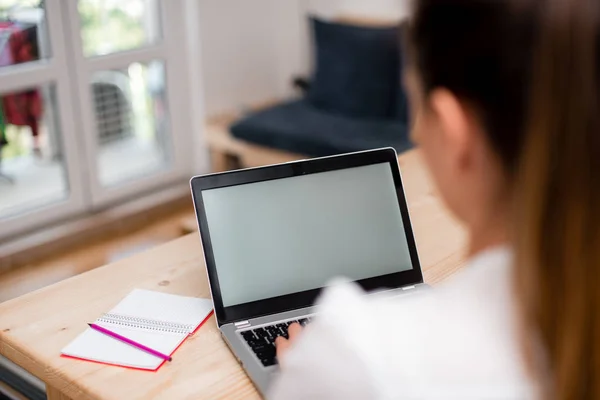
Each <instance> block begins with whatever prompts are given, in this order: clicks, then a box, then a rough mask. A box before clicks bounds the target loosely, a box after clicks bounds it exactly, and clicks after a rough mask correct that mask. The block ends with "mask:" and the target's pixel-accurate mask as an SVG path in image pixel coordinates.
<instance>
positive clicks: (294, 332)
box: [288, 322, 302, 342]
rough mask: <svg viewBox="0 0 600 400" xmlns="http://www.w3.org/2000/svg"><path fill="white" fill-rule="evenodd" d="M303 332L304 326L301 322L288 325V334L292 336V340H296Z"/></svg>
mask: <svg viewBox="0 0 600 400" xmlns="http://www.w3.org/2000/svg"><path fill="white" fill-rule="evenodd" d="M300 333H302V326H300V324H299V323H297V322H294V323H293V324H291V325H290V326H289V327H288V335H289V336H290V341H292V342H293V341H294V340H296V338H297V337H298V335H299V334H300Z"/></svg>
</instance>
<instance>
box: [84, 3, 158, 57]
mask: <svg viewBox="0 0 600 400" xmlns="http://www.w3.org/2000/svg"><path fill="white" fill-rule="evenodd" d="M157 1H158V0H79V2H78V9H79V15H80V18H81V39H82V42H83V54H84V55H85V56H88V57H89V56H98V55H105V54H110V53H115V52H119V51H125V50H132V49H136V48H139V47H143V46H145V45H148V44H153V43H156V41H158V40H159V39H160V18H159V6H158V3H157Z"/></svg>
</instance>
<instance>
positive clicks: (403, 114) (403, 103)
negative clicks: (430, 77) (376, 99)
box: [392, 22, 410, 125]
mask: <svg viewBox="0 0 600 400" xmlns="http://www.w3.org/2000/svg"><path fill="white" fill-rule="evenodd" d="M399 29H400V35H399V40H400V48H401V49H400V52H399V53H398V60H399V66H400V67H399V69H398V86H397V91H396V93H395V96H394V110H393V115H392V118H396V119H398V120H400V121H403V122H405V123H406V124H407V125H410V124H409V120H408V119H409V110H408V99H407V97H406V93H405V90H404V86H403V85H402V73H403V71H404V67H405V65H406V63H407V61H408V55H407V54H406V52H405V51H404V48H403V43H404V38H405V37H406V36H405V35H406V32H407V29H408V23H407V22H402V23H401V24H400V28H399Z"/></svg>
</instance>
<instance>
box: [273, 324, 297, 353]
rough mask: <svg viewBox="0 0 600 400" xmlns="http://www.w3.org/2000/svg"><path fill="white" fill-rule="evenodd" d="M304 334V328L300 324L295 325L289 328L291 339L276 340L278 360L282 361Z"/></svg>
mask: <svg viewBox="0 0 600 400" xmlns="http://www.w3.org/2000/svg"><path fill="white" fill-rule="evenodd" d="M301 333H302V326H300V324H298V323H293V324H291V325H290V326H289V327H288V336H289V339H286V338H284V337H283V336H279V337H277V338H276V339H275V348H276V350H277V358H279V359H281V357H283V356H284V355H285V353H287V351H288V350H289V348H290V346H291V345H292V344H293V343H294V342H295V341H296V339H297V338H298V336H300V334H301Z"/></svg>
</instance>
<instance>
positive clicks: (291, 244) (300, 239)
mask: <svg viewBox="0 0 600 400" xmlns="http://www.w3.org/2000/svg"><path fill="white" fill-rule="evenodd" d="M202 198H203V202H204V209H205V213H206V218H207V221H208V228H209V233H210V241H211V244H212V249H213V253H214V259H215V265H216V270H217V276H218V279H219V286H220V289H221V296H222V298H223V305H224V306H225V307H229V306H234V305H238V304H242V303H248V302H251V301H255V300H263V299H267V298H271V297H276V296H281V295H286V294H291V293H296V292H301V291H305V290H310V289H318V288H322V287H323V286H325V285H326V284H327V282H328V281H329V280H330V279H331V278H333V277H346V278H349V279H351V280H360V279H365V278H372V277H376V276H381V275H387V274H391V273H395V272H400V271H406V270H409V269H412V263H411V259H410V255H409V250H408V243H407V240H406V235H405V233H404V227H403V223H402V216H401V214H400V207H399V205H398V199H397V196H396V189H395V186H394V180H393V176H392V171H391V169H390V165H389V164H388V163H382V164H374V165H368V166H361V167H356V168H348V169H343V170H337V171H330V172H322V173H315V174H310V175H303V176H296V177H291V178H284V179H276V180H270V181H263V182H258V183H250V184H243V185H238V186H229V187H224V188H218V189H210V190H206V191H203V192H202Z"/></svg>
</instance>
